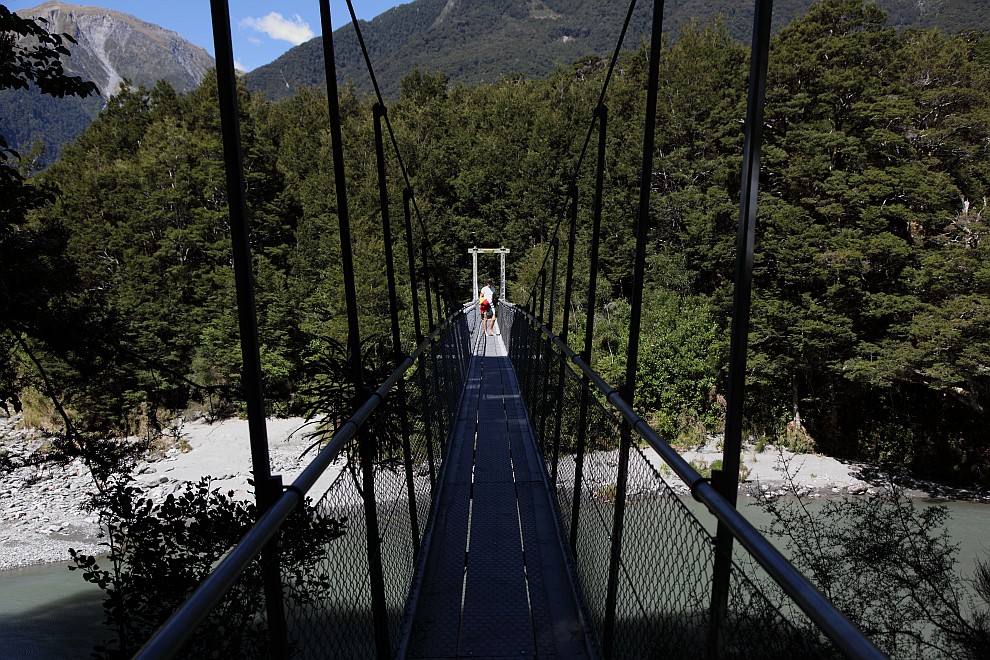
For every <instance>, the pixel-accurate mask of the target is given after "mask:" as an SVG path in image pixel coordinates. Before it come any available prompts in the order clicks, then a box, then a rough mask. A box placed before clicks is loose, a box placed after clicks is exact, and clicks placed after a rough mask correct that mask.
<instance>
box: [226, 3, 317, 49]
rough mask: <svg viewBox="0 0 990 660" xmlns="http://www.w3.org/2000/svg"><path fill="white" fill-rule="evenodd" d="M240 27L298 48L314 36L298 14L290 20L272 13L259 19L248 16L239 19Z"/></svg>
mask: <svg viewBox="0 0 990 660" xmlns="http://www.w3.org/2000/svg"><path fill="white" fill-rule="evenodd" d="M240 25H241V26H243V27H248V28H251V29H252V30H255V31H257V32H262V33H264V34H267V35H268V36H269V37H271V38H272V39H279V40H281V41H288V42H289V43H290V44H293V45H295V46H298V45H299V44H301V43H303V42H304V41H309V40H310V39H312V38H313V37H314V36H316V35H314V34H313V31H312V30H311V29H309V24H308V23H307V22H306V21H304V20H303V19H302V17H301V16H300V15H299V14H296V15H295V16H293V17H292V18H286V17H285V16H282V14H280V13H278V12H275V11H273V12H272V13H270V14H268V15H267V16H262V17H261V18H254V17H252V16H249V17H247V18H244V19H241V22H240Z"/></svg>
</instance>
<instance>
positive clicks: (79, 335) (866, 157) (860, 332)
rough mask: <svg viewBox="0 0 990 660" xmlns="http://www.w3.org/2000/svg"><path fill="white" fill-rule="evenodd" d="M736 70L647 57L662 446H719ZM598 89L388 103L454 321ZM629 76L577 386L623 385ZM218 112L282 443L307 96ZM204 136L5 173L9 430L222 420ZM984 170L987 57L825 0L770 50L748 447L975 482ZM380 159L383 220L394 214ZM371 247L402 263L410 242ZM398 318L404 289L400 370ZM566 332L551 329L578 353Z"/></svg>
mask: <svg viewBox="0 0 990 660" xmlns="http://www.w3.org/2000/svg"><path fill="white" fill-rule="evenodd" d="M748 58H749V47H748V45H747V44H743V43H740V42H738V41H736V40H734V39H733V38H732V37H731V36H730V33H729V31H728V30H727V29H726V27H725V25H724V24H722V23H721V22H720V21H715V22H713V23H710V24H699V23H697V22H695V23H692V24H690V25H687V26H685V27H683V28H681V29H680V31H679V32H678V34H677V35H676V38H672V39H671V40H670V42H669V43H665V44H664V49H663V54H662V60H661V89H660V103H659V109H658V117H657V120H658V121H657V127H658V128H657V135H656V144H657V149H656V152H655V153H654V167H653V178H652V181H651V186H652V192H653V195H652V208H651V226H650V230H649V232H650V233H649V236H650V243H649V248H648V250H649V252H648V254H649V257H648V258H649V261H648V271H647V285H646V290H645V292H644V293H645V307H644V310H645V318H644V325H643V328H644V338H643V342H644V343H643V345H642V347H641V350H640V363H639V372H640V374H639V386H638V390H637V399H636V406H637V407H638V408H639V409H640V410H641V411H643V412H644V414H645V415H646V416H647V417H648V418H649V419H650V420H651V421H652V423H653V424H654V426H655V428H657V430H658V431H660V432H661V434H662V435H663V436H664V437H667V438H669V439H670V441H671V442H672V443H685V442H692V441H694V440H693V439H697V438H699V437H705V436H709V435H715V434H719V433H721V427H720V424H722V423H723V420H722V415H723V405H724V404H723V402H724V388H725V379H726V368H727V365H726V356H727V352H728V330H729V328H728V326H729V309H730V305H731V296H732V285H733V265H734V258H735V255H734V253H735V233H736V230H735V227H736V222H737V216H738V206H739V185H740V184H739V176H740V174H739V172H740V166H741V153H742V142H743V119H744V117H745V102H746V93H747V89H746V85H747V75H748V66H749V65H748ZM607 66H608V56H607V55H600V56H588V57H585V58H582V59H581V60H580V61H577V62H575V63H574V64H573V65H571V66H567V67H558V68H557V69H556V70H555V71H554V73H553V74H552V75H550V76H548V77H547V78H546V79H526V78H523V77H520V76H512V77H505V78H502V79H501V80H499V81H498V82H497V83H495V84H490V85H479V86H465V85H460V84H452V83H451V82H450V80H449V79H448V78H447V77H446V76H445V75H443V74H439V73H431V72H425V71H415V72H413V73H412V74H410V75H409V76H408V77H406V78H405V79H404V81H403V82H402V86H401V94H400V96H399V98H398V99H397V100H395V101H394V102H393V103H391V104H390V105H389V107H388V117H389V119H390V121H391V124H392V126H393V127H394V129H395V137H396V141H397V143H398V145H399V148H400V151H401V154H402V159H403V163H404V165H405V167H406V169H407V171H408V172H409V175H410V180H411V184H412V189H413V191H414V194H415V199H416V202H417V206H418V208H419V210H420V212H421V214H422V217H423V219H424V222H425V225H426V228H427V232H428V236H427V238H428V240H429V241H430V243H431V245H432V250H433V254H434V256H435V257H436V259H437V260H438V263H437V264H436V265H437V266H438V267H439V268H441V269H442V270H443V271H444V273H445V278H446V280H447V281H448V282H449V283H450V287H449V291H450V292H451V293H452V295H453V296H454V297H455V298H456V299H457V300H458V301H462V300H463V301H467V300H468V298H469V296H470V291H471V283H470V278H471V273H470V258H469V256H468V254H467V249H468V248H469V247H471V246H475V245H477V246H479V247H494V246H497V245H504V246H506V247H509V248H510V250H511V253H510V255H509V256H510V262H509V266H508V275H509V278H510V282H509V284H508V286H507V293H508V298H509V299H510V300H513V301H515V302H520V303H525V302H526V294H527V292H528V291H529V290H530V288H531V286H532V284H533V282H534V281H535V278H536V275H537V270H538V268H539V264H540V261H541V260H542V258H543V255H544V253H545V251H546V249H547V247H548V245H549V242H550V241H551V240H552V239H553V238H554V231H555V228H556V227H557V220H558V218H559V216H560V214H561V213H562V212H563V208H564V201H565V194H566V191H567V190H568V188H569V186H570V184H571V180H572V177H574V176H575V167H576V164H577V162H578V156H579V152H580V149H581V147H582V140H583V138H584V136H585V134H586V133H587V131H588V126H589V124H590V122H591V118H592V113H593V110H594V108H595V104H596V103H597V98H598V94H599V91H600V89H601V84H602V80H603V78H604V75H605V72H606V69H607ZM646 77H647V50H646V49H645V47H643V48H640V49H639V50H638V51H635V52H631V53H629V54H626V55H623V56H622V58H621V60H620V62H619V65H618V66H617V68H616V72H615V76H614V79H613V80H612V83H611V85H610V87H609V92H608V95H607V97H606V99H605V102H606V104H607V106H608V109H609V132H608V138H607V153H606V162H607V173H606V183H605V194H604V195H605V199H604V201H605V205H604V209H605V210H604V217H603V227H604V234H603V240H604V244H603V246H602V255H603V260H602V263H601V265H600V268H599V270H598V272H596V273H594V274H593V275H594V276H595V277H596V278H597V280H598V283H599V288H598V291H599V300H598V309H597V310H596V316H597V318H598V321H597V323H596V328H595V342H594V343H595V354H594V363H595V366H596V367H597V368H598V370H599V371H600V372H601V373H602V374H603V376H604V377H605V378H606V380H608V381H610V382H611V383H612V384H615V385H617V384H618V381H619V379H621V378H622V374H623V373H624V356H625V351H626V343H627V323H628V315H629V304H628V302H627V300H628V297H629V295H630V287H631V282H632V254H633V248H632V246H633V244H634V224H635V218H636V208H637V203H638V195H639V193H638V187H639V181H638V178H639V174H638V172H639V162H640V160H641V158H642V154H641V153H640V149H641V146H640V145H642V132H643V117H642V114H643V107H644V98H645V87H646ZM373 102H374V99H373V98H371V97H368V96H364V95H359V94H358V93H357V92H355V91H354V88H353V87H349V88H346V89H344V90H343V91H342V93H341V109H342V113H343V122H344V123H343V133H344V135H343V142H344V151H345V156H346V159H347V164H346V167H347V177H348V191H347V194H348V199H349V205H350V216H351V222H352V239H353V245H352V248H353V251H354V254H355V255H356V265H355V269H356V271H357V273H356V275H357V278H356V279H357V282H358V298H359V306H360V310H361V315H362V318H361V329H362V335H363V336H364V337H366V338H370V340H369V341H370V344H369V345H371V346H372V350H373V349H374V345H375V341H377V339H376V338H379V337H381V338H382V339H381V342H380V343H381V345H382V346H385V345H386V342H385V339H384V338H385V337H386V335H387V334H388V314H387V306H388V298H387V294H386V285H385V273H384V267H383V263H384V257H383V244H382V238H381V223H380V217H381V210H380V208H379V198H378V189H377V180H376V165H375V147H374V140H373V124H372V105H373ZM240 110H241V132H242V139H243V152H244V167H245V173H246V177H247V193H248V197H249V202H248V207H249V208H248V212H249V215H250V221H251V231H252V238H251V241H252V249H253V256H254V273H255V282H256V287H257V291H256V296H257V304H258V319H259V326H260V334H261V342H262V356H261V357H262V364H263V369H264V373H265V378H266V383H265V386H266V397H267V402H268V406H269V412H270V414H274V415H292V414H301V413H303V412H305V410H306V409H307V406H308V405H309V403H310V402H309V401H308V394H307V392H308V385H310V384H311V383H312V382H313V381H314V379H316V378H318V377H319V375H320V369H321V365H324V364H325V363H326V362H327V359H328V355H329V354H331V353H332V352H333V350H335V349H334V347H335V346H338V345H339V344H340V343H341V342H343V341H344V339H345V334H346V329H347V324H346V319H345V317H344V301H343V286H342V273H341V265H340V249H341V247H340V243H339V240H338V229H337V209H336V201H335V195H334V179H333V171H332V165H331V144H330V133H329V125H328V119H327V117H328V115H327V102H326V97H325V91H324V90H315V89H314V90H302V91H300V92H299V93H298V94H296V95H295V96H293V97H291V98H286V99H282V100H278V101H267V100H265V99H263V98H262V97H261V96H259V95H254V96H252V95H250V94H248V93H247V92H246V91H242V94H241V98H240ZM219 121H220V120H219V114H218V110H217V91H216V79H215V77H208V78H207V79H206V80H205V81H204V82H203V84H202V85H201V86H200V87H199V88H198V89H197V90H194V91H192V92H190V93H188V94H185V95H179V94H177V93H176V92H175V91H174V90H173V89H172V88H171V87H170V86H169V85H168V84H167V83H159V84H157V85H156V86H154V87H153V88H150V89H147V88H143V87H139V88H136V89H127V90H125V91H122V92H121V93H120V94H118V95H117V96H115V97H113V98H112V99H111V100H110V101H109V103H108V104H107V106H106V107H105V109H104V110H103V111H102V113H101V114H100V116H99V117H98V118H97V120H96V121H95V122H94V123H93V124H92V125H91V126H90V127H89V128H88V129H87V130H86V131H85V132H84V133H83V134H82V135H81V137H79V138H78V140H77V141H76V142H75V144H73V145H70V146H67V147H66V148H65V150H64V152H63V156H62V158H61V160H60V161H59V162H57V163H56V164H54V165H53V166H52V167H51V168H49V169H48V170H46V171H44V172H38V173H31V172H24V171H22V172H20V174H21V175H24V176H25V177H26V178H25V179H24V180H23V182H22V184H18V187H17V190H18V191H20V192H19V193H18V194H19V195H20V197H18V198H17V199H20V200H23V201H24V203H23V204H21V205H20V206H19V207H17V208H12V207H13V206H14V205H12V204H10V200H12V199H13V198H9V199H8V200H7V201H6V202H5V205H4V209H3V214H4V217H3V226H2V227H0V230H2V231H0V255H2V262H0V318H2V319H3V321H2V326H0V328H2V332H0V352H2V355H0V400H3V401H6V402H7V405H8V406H12V407H15V408H23V409H24V411H25V413H26V415H27V416H28V419H29V420H31V421H33V422H35V423H47V424H49V425H53V426H58V425H59V424H61V423H65V422H64V418H65V415H69V416H71V418H72V420H73V423H74V424H76V425H78V427H79V428H81V429H85V430H86V431H87V432H91V433H95V434H118V435H126V434H134V433H146V432H149V430H151V431H154V430H155V429H160V428H161V427H162V426H165V425H167V424H168V423H169V420H171V419H173V418H175V417H176V416H177V415H179V414H184V415H194V414H198V413H201V412H203V411H207V412H208V413H209V414H237V413H238V412H240V404H239V402H238V394H237V387H238V383H239V370H240V347H239V344H238V333H237V318H236V307H235V296H234V284H233V270H232V262H231V245H230V232H229V228H228V210H227V199H226V192H225V190H226V189H225V180H224V169H223V153H222V148H221V143H220V124H219ZM988 152H990V33H987V32H981V31H970V32H962V33H960V34H958V35H955V36H945V35H943V34H941V33H940V32H938V31H937V30H906V31H900V32H899V31H896V30H894V29H893V28H890V27H887V26H886V20H885V16H884V15H883V13H882V12H881V11H880V10H879V9H877V8H876V7H875V6H874V5H867V4H863V3H862V2H861V1H860V0H823V1H822V2H820V3H818V4H816V5H815V6H814V7H813V8H812V9H811V10H810V11H809V13H808V14H807V15H806V16H805V17H803V18H801V19H799V20H797V21H795V22H793V23H792V24H790V25H789V26H787V27H786V28H784V29H782V30H780V32H779V33H778V34H777V35H776V36H774V38H773V40H772V43H771V56H770V70H769V82H768V90H767V100H766V115H765V126H764V147H763V157H762V168H761V188H760V196H759V219H758V222H757V239H756V262H755V275H754V294H753V305H752V321H751V332H750V342H749V367H748V374H747V409H746V424H747V430H748V432H749V434H750V435H751V436H752V437H753V438H754V439H757V440H760V441H764V442H774V443H782V444H787V445H788V446H790V447H792V448H795V449H800V450H804V451H818V452H822V453H826V454H830V455H834V456H839V457H846V458H855V459H860V460H866V461H871V462H876V463H885V464H891V465H897V466H904V467H906V468H909V469H911V470H913V471H915V472H917V473H919V474H924V475H926V476H931V477H937V478H941V479H945V480H949V481H953V482H956V483H973V482H982V483H986V482H987V479H988V478H990V424H988V421H990V420H988V410H990V245H988V244H987V243H985V242H984V241H983V240H982V236H983V233H984V232H985V231H986V230H987V228H986V222H987V221H986V219H985V217H984V216H986V215H987V214H988V213H990V211H988V209H987V200H988V197H990V153H988ZM5 155H6V156H8V158H9V157H10V154H5ZM390 158H391V162H390V163H389V169H388V174H389V178H390V191H389V192H390V197H391V205H392V208H391V214H390V215H391V217H392V218H393V219H396V218H398V219H401V218H402V190H403V188H404V187H405V183H404V181H403V179H402V176H401V171H400V168H399V167H398V163H397V161H396V159H395V156H394V154H392V155H391V156H390ZM593 161H594V159H593V158H591V159H588V158H586V159H585V161H584V164H583V166H582V167H581V168H580V169H579V170H578V171H577V173H576V179H575V183H576V185H577V187H578V190H579V195H580V197H579V200H580V201H579V213H578V222H579V228H578V244H577V249H576V250H575V255H576V257H575V260H576V261H575V264H574V267H575V273H576V282H577V289H578V290H577V292H576V295H575V300H576V301H578V302H577V303H576V304H578V305H580V304H581V303H580V301H582V300H583V299H584V295H583V291H584V289H585V288H586V287H587V282H588V277H589V276H590V275H592V274H591V273H589V265H588V262H587V254H588V253H589V251H590V249H589V241H590V236H589V233H590V229H589V228H590V225H591V202H592V200H591V197H592V192H593V189H594V186H593V177H594V172H593ZM9 162H12V161H9ZM8 183H9V182H8ZM5 185H8V184H5ZM393 235H395V236H398V237H399V241H400V245H398V246H397V253H399V254H404V250H405V246H404V242H403V241H404V238H403V232H402V231H393ZM560 239H561V240H562V241H563V240H566V236H565V235H564V234H563V233H561V236H560ZM417 240H419V237H418V235H417ZM490 267H491V269H492V270H491V272H490V273H488V274H489V275H490V276H492V277H493V279H494V278H495V276H497V273H496V272H495V269H496V267H497V265H496V262H494V261H493V262H492V263H491V265H490ZM558 300H559V298H558ZM410 304H411V303H410V293H409V291H408V287H407V286H405V287H400V305H402V307H403V314H404V317H403V325H404V335H403V337H404V341H406V342H407V343H408V344H409V346H410V347H411V346H412V344H413V342H414V337H413V333H412V331H411V328H412V320H411V317H412V312H411V309H410ZM559 318H560V315H559V314H558V315H557V319H558V320H559ZM583 318H584V315H583V314H582V313H574V314H571V319H572V324H573V325H572V327H571V328H570V331H571V340H570V343H571V345H572V346H580V345H581V343H582V339H581V337H582V333H583V328H582V327H581V324H582V323H583ZM558 326H559V323H558ZM559 329H560V328H559V327H558V328H557V330H558V331H559ZM382 350H383V351H384V350H386V349H384V348H383V349H382ZM49 399H54V400H56V401H58V402H59V406H58V407H60V408H61V409H62V410H61V413H64V414H65V415H63V414H58V411H56V409H55V407H54V406H53V405H52V404H51V403H50V402H49Z"/></svg>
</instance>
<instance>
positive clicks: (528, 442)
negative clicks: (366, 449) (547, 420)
mask: <svg viewBox="0 0 990 660" xmlns="http://www.w3.org/2000/svg"><path fill="white" fill-rule="evenodd" d="M479 334H480V337H479V338H478V344H477V348H476V349H475V351H474V355H473V357H472V360H471V366H470V369H469V372H468V379H467V382H466V387H465V391H464V394H463V397H462V399H461V404H460V410H459V413H458V420H457V424H456V426H455V432H454V435H453V437H452V439H451V442H450V446H449V448H448V454H447V457H446V461H445V463H444V468H443V473H442V476H441V486H440V491H439V500H438V506H437V510H436V512H435V514H434V516H433V523H432V525H431V528H430V530H428V532H427V534H428V535H427V538H426V539H425V540H424V544H423V547H424V549H425V551H426V552H427V555H426V559H425V568H424V570H423V576H422V581H421V583H420V584H419V585H414V590H418V593H416V594H415V603H416V604H415V609H414V611H413V615H412V619H411V625H410V627H409V632H408V633H407V638H406V641H407V643H408V645H407V648H406V654H405V655H406V657H409V658H508V657H512V658H520V657H522V658H586V657H588V652H587V644H586V640H585V633H584V630H583V627H582V625H581V623H580V619H579V616H578V612H579V608H578V605H577V602H576V598H575V596H574V589H573V587H572V583H571V580H570V578H569V575H568V571H567V569H566V565H565V562H564V556H563V552H562V549H561V542H560V537H559V533H558V527H557V525H556V522H555V516H554V510H553V508H552V505H551V501H550V498H549V488H548V487H547V481H546V476H545V471H544V470H543V468H542V467H541V460H540V458H539V453H538V451H537V447H536V443H535V441H534V435H533V432H532V429H531V428H530V424H529V419H528V417H527V414H526V410H525V407H524V405H523V402H522V399H521V396H520V393H519V387H518V384H517V382H516V377H515V372H514V370H513V368H512V366H511V364H510V362H509V358H508V355H507V353H506V349H505V345H504V344H503V342H502V339H501V336H499V335H495V336H487V337H486V336H485V335H484V334H483V333H479Z"/></svg>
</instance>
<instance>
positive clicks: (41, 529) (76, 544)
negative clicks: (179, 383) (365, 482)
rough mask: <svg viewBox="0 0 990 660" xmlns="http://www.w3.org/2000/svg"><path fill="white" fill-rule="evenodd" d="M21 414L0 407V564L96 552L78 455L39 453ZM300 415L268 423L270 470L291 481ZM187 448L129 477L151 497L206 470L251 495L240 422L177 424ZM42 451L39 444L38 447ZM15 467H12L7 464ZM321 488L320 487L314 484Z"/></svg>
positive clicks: (299, 464)
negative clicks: (61, 458) (59, 458)
mask: <svg viewBox="0 0 990 660" xmlns="http://www.w3.org/2000/svg"><path fill="white" fill-rule="evenodd" d="M19 422H20V416H19V415H16V416H14V417H7V416H5V415H3V413H2V411H0V457H3V458H0V570H3V569H8V568H14V567H17V566H27V565H30V564H40V563H48V562H62V561H64V562H66V563H69V562H70V561H71V559H70V557H69V548H75V549H77V550H80V551H83V552H86V553H88V554H96V553H100V552H102V551H103V550H104V548H103V547H102V546H100V538H99V534H100V528H99V526H98V519H97V515H96V513H95V512H91V511H87V510H86V509H85V507H84V504H85V502H86V501H88V499H89V497H88V494H90V493H92V491H94V489H95V488H94V485H93V479H92V476H91V475H90V472H89V469H88V468H87V467H86V466H85V465H84V464H83V462H82V460H80V459H75V460H73V461H72V462H70V463H68V464H66V465H59V464H57V463H54V462H51V461H49V460H46V457H45V452H44V451H43V447H44V446H45V445H46V439H45V437H44V436H43V435H42V434H40V433H38V432H36V431H34V430H30V429H19V428H17V426H18V424H19ZM302 424H303V420H302V419H298V418H295V419H273V420H269V423H268V437H269V447H270V454H271V463H272V471H273V473H276V474H281V475H283V477H284V479H285V483H290V482H291V480H292V479H294V478H295V477H296V476H297V475H298V474H299V473H300V472H301V471H302V470H303V468H304V467H305V466H306V465H307V464H308V462H309V461H310V460H311V458H312V454H309V455H307V456H305V457H304V456H302V454H303V452H304V451H305V449H306V448H307V447H309V445H310V444H311V442H312V441H311V439H310V438H309V434H308V433H306V431H305V430H304V429H303V430H300V427H301V426H302ZM181 431H182V436H181V437H182V439H183V440H184V441H185V444H186V445H187V446H188V448H189V450H188V451H182V450H181V449H180V448H179V447H178V446H176V447H173V448H171V449H168V450H167V451H165V452H164V453H163V454H161V455H158V456H154V457H151V458H150V459H149V460H146V461H142V462H140V463H138V464H137V465H136V466H135V470H134V477H135V481H136V482H137V483H138V484H139V485H141V486H142V487H143V488H144V489H145V491H146V493H147V494H148V495H149V496H150V497H151V498H152V499H155V500H159V499H163V498H164V497H166V496H167V495H168V494H169V493H172V492H174V491H176V490H178V489H180V488H181V487H182V485H183V483H185V482H197V481H199V479H200V477H202V476H207V475H209V476H212V477H213V478H214V479H213V484H214V485H215V486H216V487H218V488H222V489H223V491H224V492H226V491H227V490H233V491H234V492H235V496H237V497H244V498H248V497H253V491H252V490H251V488H250V486H249V484H248V479H249V478H250V476H251V452H250V444H249V439H248V438H249V435H248V429H247V421H245V420H240V419H230V420H226V421H223V422H218V423H216V424H207V423H205V422H202V421H197V422H193V423H190V424H186V425H184V426H183V427H182V429H181ZM39 450H42V451H39ZM12 466H19V467H12ZM335 474H336V470H334V469H333V468H331V470H329V471H328V473H327V474H326V475H324V477H323V478H321V480H320V481H319V482H318V483H317V486H316V488H315V489H314V491H311V493H316V492H317V490H318V489H319V488H321V487H322V488H323V490H325V488H326V485H327V484H328V483H329V481H330V480H332V478H333V476H334V475H335ZM319 492H322V491H319Z"/></svg>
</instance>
